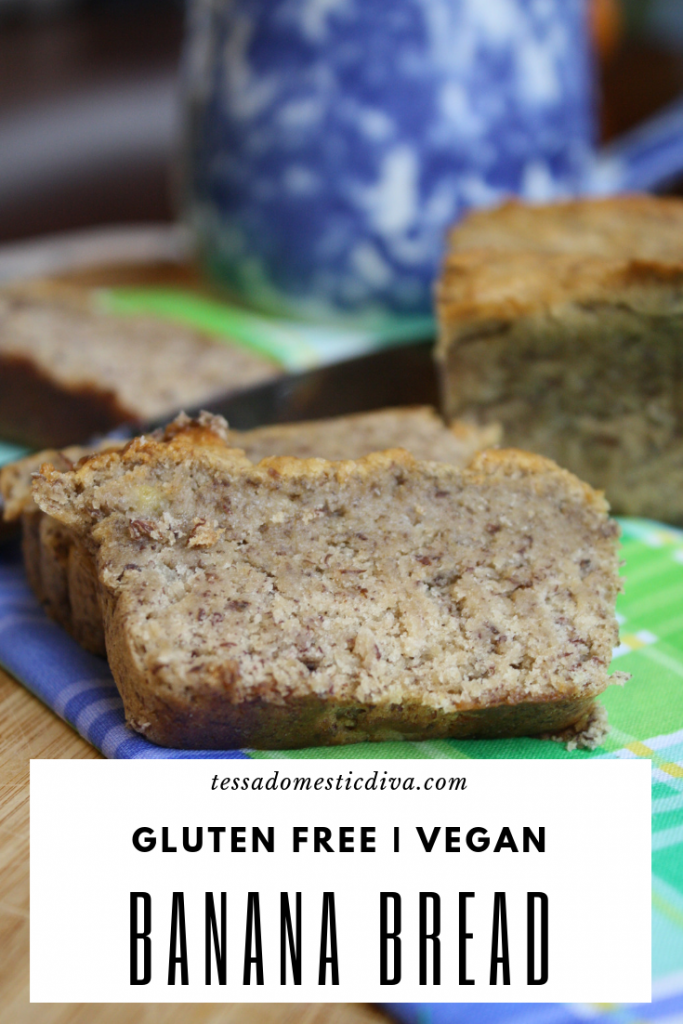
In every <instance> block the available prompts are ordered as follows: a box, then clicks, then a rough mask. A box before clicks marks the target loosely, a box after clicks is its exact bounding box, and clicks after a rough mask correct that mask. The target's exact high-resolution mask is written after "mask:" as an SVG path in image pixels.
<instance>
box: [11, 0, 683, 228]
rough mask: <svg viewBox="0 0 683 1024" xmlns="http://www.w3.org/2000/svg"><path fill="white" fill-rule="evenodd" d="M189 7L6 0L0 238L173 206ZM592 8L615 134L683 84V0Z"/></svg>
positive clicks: (168, 213) (606, 110)
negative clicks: (178, 87) (179, 97)
mask: <svg viewBox="0 0 683 1024" xmlns="http://www.w3.org/2000/svg"><path fill="white" fill-rule="evenodd" d="M183 17H184V12H183V4H182V2H181V0H0V244H2V243H9V242H13V241H17V240H20V239H25V238H30V237H33V236H36V235H41V234H44V233H48V232H59V231H65V230H69V229H78V228H85V227H88V226H96V225H106V224H120V223H131V222H137V223H140V222H143V223H144V222H158V221H169V220H171V219H172V218H173V213H174V202H173V188H172V183H171V167H172V163H173V155H174V147H175V145H176V143H175V137H176V120H175V119H176V83H177V72H178V66H179V60H180V53H181V45H182V33H183ZM593 20H594V36H595V39H596V49H597V53H598V61H599V66H600V74H599V83H600V110H601V132H602V137H603V139H604V140H607V139H610V138H612V137H614V136H615V135H618V134H620V133H621V132H623V131H624V130H626V129H628V128H629V127H631V126H632V125H634V124H636V123H637V122H638V121H640V120H642V119H643V118H645V117H646V116H647V115H648V114H650V113H651V112H653V111H654V110H656V109H658V108H659V107H661V106H662V105H664V104H666V103H667V102H669V101H670V100H672V99H673V98H674V97H675V96H676V95H677V94H678V93H680V92H683V0H593ZM673 190H674V191H681V183H680V182H679V183H677V184H676V185H674V187H673Z"/></svg>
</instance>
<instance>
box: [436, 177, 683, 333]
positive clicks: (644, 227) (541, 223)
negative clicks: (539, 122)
mask: <svg viewBox="0 0 683 1024" xmlns="http://www.w3.org/2000/svg"><path fill="white" fill-rule="evenodd" d="M681 286H683V200H681V199H677V198H665V199H662V198H658V197H655V196H648V195H630V196H619V197H615V198H610V199H580V200H572V201H570V202H560V203H552V204H546V205H539V206H527V205H524V204H523V203H520V202H510V203H506V204H505V205H503V206H501V207H498V208H496V209H492V210H479V211H475V212H473V213H470V214H469V215H468V216H467V217H465V219H464V220H463V221H462V222H461V223H460V224H459V225H458V226H457V227H455V228H454V229H453V231H452V233H451V236H450V252H449V254H448V256H447V258H446V261H445V264H444V269H443V274H442V277H441V280H440V282H439V284H438V287H437V305H438V309H439V316H440V320H441V323H442V325H455V324H460V323H462V324H467V323H472V322H474V321H478V322H481V321H482V320H484V321H494V325H492V326H495V322H496V321H498V322H500V321H502V322H509V321H511V320H514V319H516V318H517V317H519V316H522V315H525V314H528V313H533V312H534V311H535V310H539V309H544V308H547V307H549V306H551V307H552V306H554V305H558V304H562V303H566V302H574V303H583V302H591V303H592V302H595V303H599V302H601V301H613V300H614V297H615V295H616V294H617V293H621V296H622V297H623V300H624V301H625V302H626V303H627V304H629V305H632V306H633V308H635V309H638V310H642V311H643V312H650V311H651V312H655V311H656V307H657V304H658V303H659V302H661V296H662V292H664V293H665V295H666V299H667V302H668V304H669V305H670V302H671V299H672V298H673V299H674V301H675V300H676V299H677V297H678V295H679V294H680V290H681ZM443 347H444V341H443V339H442V345H441V352H442V351H443Z"/></svg>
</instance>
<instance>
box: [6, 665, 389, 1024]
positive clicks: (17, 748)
mask: <svg viewBox="0 0 683 1024" xmlns="http://www.w3.org/2000/svg"><path fill="white" fill-rule="evenodd" d="M32 757H35V758H53V757H54V758H57V757H60V758H61V757H89V758H97V757H100V754H99V753H98V752H97V751H96V750H95V749H94V748H93V747H91V746H90V745H89V744H88V743H86V742H85V741H84V740H82V739H81V738H80V736H78V735H77V734H76V733H75V732H74V731H73V730H72V729H71V728H70V727H69V726H68V725H66V724H65V723H64V722H62V721H61V719H59V718H57V716H56V715H54V714H53V713H52V712H51V711H50V710H48V708H46V707H45V706H44V705H43V704H41V703H40V702H39V701H38V700H36V698H35V697H33V696H32V695H31V694H30V693H28V691H27V690H25V689H24V688H23V686H20V685H19V684H18V683H17V682H15V681H14V680H13V679H11V678H10V677H9V676H8V675H7V674H6V673H5V672H3V671H2V669H0V1021H2V1022H3V1024H4V1022H7V1024H119V1022H121V1024H123V1022H124V1021H125V1022H126V1024H389V1018H388V1017H386V1016H385V1015H384V1014H382V1013H380V1012H379V1011H378V1010H375V1009H374V1008H373V1007H370V1006H360V1005H352V1004H348V1003H329V1004H326V1003H294V1004H284V1003H274V1004H268V1005H265V1004H251V1005H247V1004H244V1003H224V1004H201V1005H196V1004H194V1005H193V1004H187V1003H185V1004H170V1003H169V1004H161V1005H159V1004H146V1005H137V1004H135V1005H133V1004H130V1003H126V1004H122V1005H104V1004H96V1005H87V1004H78V1005H69V1004H66V1003H58V1004H57V1003H55V1004H49V1005H48V1004H36V1003H34V1004H30V1003H29V989H28V977H29V953H28V948H29V760H30V759H31V758H32Z"/></svg>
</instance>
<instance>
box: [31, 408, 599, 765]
mask: <svg viewBox="0 0 683 1024" xmlns="http://www.w3.org/2000/svg"><path fill="white" fill-rule="evenodd" d="M225 439H226V433H225V429H224V425H223V424H222V423H221V422H216V421H215V420H214V419H213V418H211V417H208V416H204V417H202V419H201V420H200V421H194V422H187V421H185V422H183V421H180V422H176V423H175V424H173V425H172V426H171V427H170V428H169V429H168V430H167V432H166V434H165V435H164V436H163V437H160V438H154V437H142V438H139V439H137V440H135V441H133V442H131V443H130V444H128V445H127V446H126V447H125V448H123V449H122V450H121V451H116V452H106V453H102V454H97V455H94V456H92V457H91V458H89V459H86V460H85V461H83V462H81V463H80V464H79V465H78V466H76V467H75V468H74V469H72V470H67V471H66V472H63V471H60V470H57V469H54V468H52V467H50V466H44V467H43V469H42V471H41V473H40V475H39V476H38V477H37V478H36V480H35V482H34V487H33V494H34V498H35V501H36V502H37V504H38V505H39V507H40V508H41V509H42V510H43V511H44V512H45V513H47V515H49V516H51V517H53V518H54V519H56V520H57V521H58V522H59V523H61V524H63V525H64V526H66V527H68V528H69V529H70V530H72V531H73V532H74V534H75V535H76V536H77V537H78V539H79V543H81V544H82V545H83V547H84V548H85V549H86V550H87V552H88V553H89V555H90V557H91V558H92V560H93V563H94V565H95V568H96V574H97V579H98V581H99V587H100V604H101V607H102V611H103V617H104V629H105V636H106V646H107V654H108V657H109V661H110V665H111V668H112V671H113V674H114V678H115V679H116V682H117V685H118V687H119V690H120V692H121V696H122V698H123V703H124V707H125V711H126V716H127V720H128V722H129V723H130V724H131V725H132V727H133V728H135V729H137V730H138V731H139V732H141V733H143V734H144V735H145V736H147V737H148V738H149V739H151V740H153V741H154V742H157V743H160V744H164V745H168V746H175V747H202V748H211V749H213V748H234V747H244V746H246V747H250V746H251V747H261V748H287V747H304V746H312V745H320V744H341V743H352V742H359V741H362V740H381V739H391V738H398V737H406V738H410V739H424V738H434V737H447V736H497V735H520V734H534V733H557V732H559V731H560V730H561V729H563V728H566V727H567V726H569V725H570V724H572V723H576V722H578V721H581V720H584V719H585V718H587V717H588V715H589V714H590V710H591V706H592V701H593V698H594V697H595V695H596V694H598V693H600V692H601V691H602V690H604V688H605V687H606V686H607V685H608V683H609V682H610V677H608V675H607V668H608V665H609V662H610V658H611V652H612V648H613V646H614V645H615V643H616V642H617V626H616V621H615V614H614V605H615V599H616V594H617V591H618V590H619V580H618V577H617V565H618V559H617V550H616V534H617V528H616V525H615V524H614V523H613V522H611V521H610V520H609V518H608V516H607V506H606V503H605V502H604V500H603V498H602V497H601V496H600V495H599V494H597V493H596V492H594V491H593V490H592V489H591V488H590V487H588V486H587V485H585V484H583V483H581V482H580V481H579V480H577V479H576V477H574V476H572V475H571V474H570V473H567V472H566V471H564V470H561V469H559V468H558V467H557V466H556V465H554V464H553V463H552V462H550V461H548V460H546V459H542V458H539V457H537V456H532V455H528V454H526V453H523V452H517V451H500V452H499V451H487V452H484V453H482V454H481V455H478V456H477V457H476V458H475V459H474V461H473V462H472V463H471V464H470V465H469V466H468V467H466V468H465V469H458V468H457V467H454V466H448V465H444V464H441V463H435V462H424V461H420V460H416V459H414V458H413V457H412V456H411V455H409V454H408V453H407V452H405V451H403V450H400V449H396V450H390V451H386V452H381V453H374V454H372V455H369V456H367V457H366V458H362V459H358V460H347V461H342V462H331V461H328V460H325V459H297V458H292V457H280V458H267V459H264V460H262V461H261V462H259V463H256V464H255V463H253V462H251V461H250V460H249V459H248V458H247V457H246V456H245V455H244V454H243V452H241V451H239V450H237V449H233V448H230V447H228V446H227V445H226V440H225ZM612 680H614V677H612Z"/></svg>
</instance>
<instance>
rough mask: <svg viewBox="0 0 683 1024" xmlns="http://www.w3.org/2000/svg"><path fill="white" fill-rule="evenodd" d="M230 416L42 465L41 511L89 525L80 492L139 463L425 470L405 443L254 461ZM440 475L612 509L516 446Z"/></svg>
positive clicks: (358, 471)
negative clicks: (487, 480)
mask: <svg viewBox="0 0 683 1024" xmlns="http://www.w3.org/2000/svg"><path fill="white" fill-rule="evenodd" d="M225 429H226V425H225V421H224V420H222V418H221V417H217V416H211V415H210V414H206V413H204V414H202V417H201V418H200V419H199V420H190V419H188V418H187V417H186V416H182V417H179V418H178V419H177V420H174V421H173V423H171V424H170V425H169V426H168V427H167V428H166V430H165V431H164V433H163V434H160V435H157V436H154V435H151V436H143V437H138V438H135V439H134V440H133V441H130V442H129V443H128V444H127V445H125V447H123V448H122V449H120V450H116V451H106V452H101V453H96V454H94V455H90V456H88V457H86V458H84V459H81V461H80V462H79V463H78V464H77V465H76V466H75V467H74V469H73V470H72V471H71V472H66V473H64V472H60V471H59V470H58V469H55V468H54V467H53V466H52V465H50V464H45V465H43V466H41V469H40V473H39V474H38V475H37V476H36V477H35V479H34V484H33V496H34V499H35V500H36V502H37V504H38V505H39V506H40V508H42V509H43V511H45V512H48V513H49V514H50V515H53V516H54V517H55V518H57V519H59V520H60V521H61V522H63V523H65V524H67V525H69V526H72V527H74V528H76V529H78V528H79V526H80V527H81V528H85V529H87V528H88V525H89V524H85V523H84V522H83V520H82V519H81V516H80V515H79V512H78V511H77V508H76V505H75V503H74V501H73V498H74V496H76V495H78V494H81V493H82V492H84V491H88V490H91V489H92V488H93V487H95V488H96V487H97V482H98V479H99V478H100V476H102V475H103V476H105V477H107V478H111V476H112V475H113V474H117V473H121V474H123V473H127V472H128V471H129V470H131V469H135V468H136V467H138V466H144V467H147V468H148V469H149V468H155V467H157V466H158V467H160V468H161V467H167V466H168V465H169V464H176V465H179V466H180V465H183V464H187V462H188V461H189V460H192V459H193V460H195V461H196V462H198V463H201V464H204V465H207V466H210V467H211V468H212V469H214V470H216V471H217V472H228V473H230V474H231V475H232V476H233V477H240V478H243V479H248V480H249V481H252V482H254V483H255V484H267V485H268V486H269V487H277V485H278V481H282V482H284V481H291V480H293V479H298V480H301V481H308V482H315V481H316V480H323V479H325V480H336V481H338V482H339V483H343V482H344V481H346V480H349V479H351V478H353V477H355V478H357V479H360V480H365V481H367V482H368V483H371V482H372V480H373V479H374V478H375V477H376V476H381V475H382V473H383V472H384V471H385V470H386V469H387V468H388V467H389V466H395V467H400V468H403V469H404V470H405V471H406V472H407V473H410V472H412V471H414V470H417V469H419V467H420V465H424V463H420V462H418V461H417V460H416V459H415V458H414V457H413V456H412V455H411V454H410V453H409V452H407V451H405V450H404V449H401V448H395V449H389V450H387V451H384V452H373V453H371V454H370V455H367V456H365V457H363V458H361V459H346V460H342V461H334V462H333V461H329V460H327V459H320V458H308V459H299V458H295V457H293V456H274V457H268V458H265V459H262V460H261V461H260V462H258V463H253V462H251V461H250V460H249V459H248V458H247V457H246V455H245V454H244V452H243V451H241V450H240V449H237V448H230V447H228V446H227V445H226V442H225ZM427 465H429V466H430V468H431V470H432V471H433V472H434V474H435V475H436V476H439V477H440V478H443V480H444V481H448V480H449V479H452V480H462V479H464V480H467V479H473V480H474V479H482V478H483V477H494V476H495V477H521V476H535V477H537V478H538V480H539V486H543V485H545V484H546V483H548V482H549V483H551V484H552V485H556V484H559V485H560V486H561V487H562V488H563V489H566V491H567V494H568V495H570V494H571V495H572V497H574V498H576V499H577V500H578V501H579V502H580V503H581V504H583V505H584V506H586V507H591V508H593V509H594V510H595V511H596V512H598V513H600V514H605V513H606V512H607V509H608V506H607V503H606V502H605V500H604V498H603V497H602V495H601V494H600V492H598V491H595V490H593V488H591V487H590V486H589V485H588V484H584V483H583V482H582V481H581V480H579V479H578V478H577V477H575V476H574V475H573V474H572V473H569V472H567V471H566V470H564V469H561V468H560V467H559V466H558V465H557V464H556V463H554V462H553V461H552V460H550V459H546V458H543V457H542V456H539V455H534V454H531V453H529V452H522V451H517V450H515V449H508V450H505V449H497V450H489V451H485V452H482V453H480V454H479V455H477V456H476V457H475V459H474V460H473V462H472V463H471V464H470V466H468V467H467V468H465V469H458V468H456V467H455V466H448V465H445V464H440V463H428V464H427Z"/></svg>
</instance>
